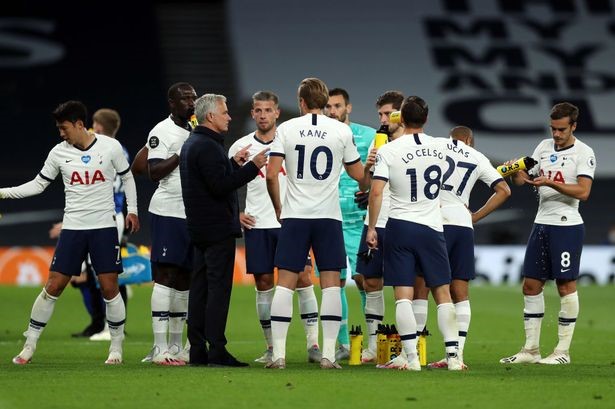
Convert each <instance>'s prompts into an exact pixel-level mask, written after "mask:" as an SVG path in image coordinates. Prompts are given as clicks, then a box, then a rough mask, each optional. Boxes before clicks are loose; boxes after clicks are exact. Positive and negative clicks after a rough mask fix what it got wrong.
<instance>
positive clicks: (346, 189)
mask: <svg viewBox="0 0 615 409" xmlns="http://www.w3.org/2000/svg"><path fill="white" fill-rule="evenodd" d="M324 112H325V115H327V116H329V117H331V118H335V119H337V120H338V121H340V122H343V123H345V124H346V125H348V126H350V129H351V130H352V137H353V138H354V143H355V144H356V146H357V150H358V151H359V155H361V161H363V162H365V160H366V159H367V154H368V152H369V146H370V144H371V143H372V141H373V140H374V135H375V134H376V130H375V129H374V128H371V127H369V126H365V125H361V124H358V123H355V122H350V113H351V112H352V104H351V103H350V96H349V95H348V92H347V91H346V90H345V89H342V88H333V89H330V90H329V101H328V102H327V105H325V111H324ZM357 190H359V186H358V184H357V181H356V180H354V179H352V178H351V177H350V176H348V174H347V173H346V172H342V175H341V176H340V184H339V196H340V206H341V209H342V229H343V231H344V246H345V247H346V256H347V258H348V259H347V264H348V266H347V268H345V269H343V270H342V271H341V273H340V278H341V287H342V289H341V297H342V322H341V325H340V332H339V333H338V335H337V342H338V348H337V350H336V352H335V359H336V360H338V361H340V360H343V359H348V357H349V354H350V337H349V334H348V300H347V298H346V287H345V285H346V278H347V277H348V273H349V272H350V276H351V277H352V278H353V280H354V281H355V283H356V284H357V288H358V289H359V294H360V295H361V306H362V309H363V310H365V290H364V289H363V276H362V275H361V274H359V273H358V272H357V253H358V250H359V242H360V240H361V232H362V230H363V221H364V220H365V210H364V209H361V208H359V206H357V204H356V203H355V193H356V192H357Z"/></svg>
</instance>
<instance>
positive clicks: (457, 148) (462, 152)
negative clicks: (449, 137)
mask: <svg viewBox="0 0 615 409" xmlns="http://www.w3.org/2000/svg"><path fill="white" fill-rule="evenodd" d="M446 147H447V149H448V150H450V151H453V152H454V153H457V154H459V155H463V157H464V158H466V159H467V158H469V157H470V152H468V150H466V149H463V147H462V146H458V145H455V144H454V143H452V142H448V143H447V144H446Z"/></svg>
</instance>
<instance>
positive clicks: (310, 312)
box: [296, 285, 318, 349]
mask: <svg viewBox="0 0 615 409" xmlns="http://www.w3.org/2000/svg"><path fill="white" fill-rule="evenodd" d="M296 291H297V294H298V295H299V313H300V314H301V322H302V323H303V329H304V331H305V338H306V343H307V349H310V348H311V347H313V346H314V345H318V301H317V300H316V294H314V286H313V285H310V286H308V287H303V288H297V290H296Z"/></svg>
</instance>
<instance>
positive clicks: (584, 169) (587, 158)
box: [577, 146, 596, 179]
mask: <svg viewBox="0 0 615 409" xmlns="http://www.w3.org/2000/svg"><path fill="white" fill-rule="evenodd" d="M595 172H596V156H595V155H594V151H593V149H592V148H590V147H589V146H588V147H587V148H586V149H582V150H581V152H579V159H578V163H577V177H578V176H587V177H590V178H592V179H593V178H594V173H595Z"/></svg>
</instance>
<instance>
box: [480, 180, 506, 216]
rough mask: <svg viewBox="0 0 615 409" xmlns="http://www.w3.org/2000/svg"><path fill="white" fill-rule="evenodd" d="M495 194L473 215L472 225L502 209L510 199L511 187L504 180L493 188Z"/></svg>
mask: <svg viewBox="0 0 615 409" xmlns="http://www.w3.org/2000/svg"><path fill="white" fill-rule="evenodd" d="M493 190H494V193H493V194H492V195H491V196H490V197H489V199H487V201H486V202H485V204H484V205H483V206H482V207H481V208H480V209H478V210H477V211H475V212H474V213H472V223H476V222H478V221H479V220H481V219H483V218H484V217H486V216H487V215H488V214H490V213H491V212H493V211H494V210H495V209H497V208H498V207H500V206H501V205H502V204H503V203H504V202H505V201H506V200H508V198H509V197H510V187H509V186H508V183H506V182H505V181H504V180H502V181H500V182H499V183H498V184H496V185H495V186H494V187H493Z"/></svg>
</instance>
